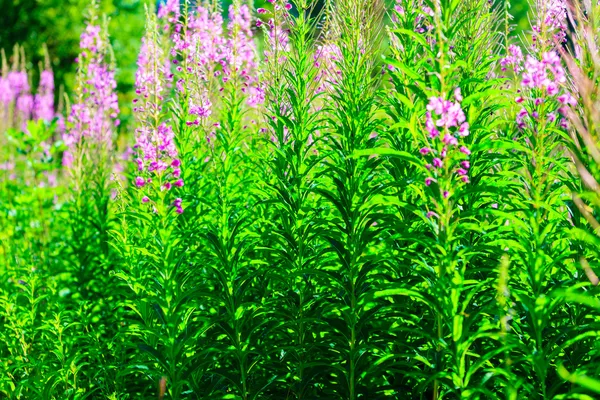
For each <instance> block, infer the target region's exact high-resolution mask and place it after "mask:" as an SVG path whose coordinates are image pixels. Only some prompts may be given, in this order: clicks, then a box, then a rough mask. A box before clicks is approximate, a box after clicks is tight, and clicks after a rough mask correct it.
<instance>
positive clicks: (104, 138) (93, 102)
mask: <svg viewBox="0 0 600 400" xmlns="http://www.w3.org/2000/svg"><path fill="white" fill-rule="evenodd" d="M108 46H109V44H108V40H107V38H106V37H103V36H102V29H101V28H100V26H98V25H94V24H93V23H90V24H89V25H88V26H87V27H86V29H85V31H84V32H83V33H82V34H81V41H80V47H81V53H80V55H79V57H78V59H77V60H76V61H77V63H78V64H79V65H78V85H77V100H76V102H75V103H74V104H73V105H72V106H71V112H70V114H69V117H68V119H67V121H68V123H69V128H68V129H67V132H66V133H65V134H64V137H63V140H64V142H65V144H66V145H67V146H68V150H67V151H66V152H65V154H64V156H63V164H64V165H66V166H70V165H71V164H72V162H73V155H74V153H75V152H76V147H77V146H78V144H79V143H81V142H82V140H83V139H85V141H86V142H89V143H91V144H93V145H98V146H101V147H103V148H105V149H107V150H108V149H110V148H112V144H113V136H114V127H115V126H118V125H119V122H120V121H119V119H118V118H117V117H118V115H119V105H118V98H117V93H116V87H117V83H116V81H115V71H114V68H113V66H111V65H110V64H109V63H108V61H107V59H106V58H107V55H108V54H109V49H108Z"/></svg>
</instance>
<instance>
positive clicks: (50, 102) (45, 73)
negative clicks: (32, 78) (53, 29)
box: [33, 49, 56, 122]
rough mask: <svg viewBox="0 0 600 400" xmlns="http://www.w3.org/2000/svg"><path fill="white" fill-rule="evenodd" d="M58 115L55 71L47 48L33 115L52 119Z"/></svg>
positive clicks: (36, 117)
mask: <svg viewBox="0 0 600 400" xmlns="http://www.w3.org/2000/svg"><path fill="white" fill-rule="evenodd" d="M55 116H56V111H55V109H54V73H53V72H52V67H51V66H50V56H49V55H48V50H47V49H45V61H44V65H43V67H42V68H40V83H39V86H38V89H37V93H36V94H35V97H34V99H33V117H34V119H36V120H40V119H41V120H44V121H48V122H49V121H52V120H53V119H54V117H55Z"/></svg>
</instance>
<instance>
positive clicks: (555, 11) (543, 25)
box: [532, 0, 567, 46]
mask: <svg viewBox="0 0 600 400" xmlns="http://www.w3.org/2000/svg"><path fill="white" fill-rule="evenodd" d="M537 8H538V10H537V12H538V21H537V24H536V25H534V26H533V38H532V39H533V44H534V46H537V45H540V44H550V43H540V42H544V38H548V39H547V41H549V40H550V35H551V36H552V39H553V40H554V41H555V42H556V43H564V42H566V40H567V5H566V3H565V0H538V5H537Z"/></svg>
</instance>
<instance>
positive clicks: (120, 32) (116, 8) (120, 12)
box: [0, 0, 528, 122]
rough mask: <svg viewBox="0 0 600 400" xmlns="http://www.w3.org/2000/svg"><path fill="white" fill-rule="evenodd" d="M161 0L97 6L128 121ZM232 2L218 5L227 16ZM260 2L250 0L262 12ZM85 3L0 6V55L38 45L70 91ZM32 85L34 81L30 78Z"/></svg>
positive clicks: (518, 10) (29, 52) (30, 1)
mask: <svg viewBox="0 0 600 400" xmlns="http://www.w3.org/2000/svg"><path fill="white" fill-rule="evenodd" d="M161 1H164V0H99V6H100V12H101V13H104V14H106V15H107V16H108V17H109V19H110V23H109V30H110V35H111V42H112V45H113V48H114V52H115V56H116V60H117V68H118V69H117V81H118V85H119V88H118V90H119V93H120V96H121V100H122V101H121V104H122V105H123V107H122V111H123V115H122V118H123V120H124V121H125V122H127V120H128V119H129V117H130V107H128V104H130V102H129V100H130V99H129V97H130V93H131V92H132V88H133V84H134V79H135V69H136V60H137V54H138V50H139V46H140V39H141V37H142V35H143V31H144V8H145V5H148V6H149V7H150V8H151V9H154V10H156V8H157V6H158V4H159V3H160V2H161ZM231 1H232V0H223V9H224V10H227V8H228V7H229V4H230V3H231ZM265 2H266V0H254V7H262V6H264V3H265ZM511 2H512V8H511V14H512V15H514V16H515V20H514V23H515V24H516V25H517V27H519V26H521V27H522V26H526V25H527V11H528V1H527V0H511ZM89 4H90V0H0V10H2V12H1V13H0V27H2V28H1V29H0V49H4V50H5V51H6V53H7V55H8V56H9V57H10V54H11V53H12V48H13V47H14V46H15V45H16V44H19V45H22V46H23V47H24V48H25V53H26V58H27V60H28V64H29V67H30V68H28V70H32V69H33V68H34V67H35V66H37V65H38V63H40V62H41V61H42V60H43V59H44V51H43V45H44V43H45V44H46V45H47V46H48V52H49V54H50V58H51V64H52V69H53V70H54V73H55V77H56V86H57V88H58V87H59V86H61V85H63V86H64V88H65V90H66V91H67V93H69V92H70V91H71V89H72V88H73V85H74V78H75V63H74V62H73V60H74V59H75V57H76V56H77V53H78V51H79V36H80V34H81V31H82V30H83V28H84V23H85V10H86V8H87V7H88V5H89ZM33 78H34V79H35V77H33Z"/></svg>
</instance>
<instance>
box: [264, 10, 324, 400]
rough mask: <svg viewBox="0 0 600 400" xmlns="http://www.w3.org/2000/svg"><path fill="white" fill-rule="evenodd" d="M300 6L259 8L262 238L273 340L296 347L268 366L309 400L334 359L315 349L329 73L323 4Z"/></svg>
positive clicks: (320, 300) (292, 390) (320, 301)
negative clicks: (322, 136) (320, 55)
mask: <svg viewBox="0 0 600 400" xmlns="http://www.w3.org/2000/svg"><path fill="white" fill-rule="evenodd" d="M294 4H295V7H297V8H296V9H294V7H293V6H292V4H291V3H290V2H287V1H282V0H276V1H273V2H272V5H271V6H270V8H269V9H258V16H259V18H260V19H259V21H258V22H257V25H258V26H259V27H262V28H263V30H264V34H265V36H266V38H267V41H266V46H265V50H264V74H263V79H264V82H265V95H266V102H265V105H266V107H265V108H266V110H265V117H264V120H265V122H264V124H265V128H263V131H264V132H265V134H266V137H265V141H266V142H267V143H268V149H269V150H270V151H269V152H268V153H267V157H266V159H265V161H267V162H266V168H264V171H263V176H262V180H263V184H262V185H261V186H260V189H261V195H262V197H263V201H262V202H261V203H262V204H264V206H262V207H261V211H262V213H261V215H262V217H261V220H262V221H264V222H263V225H264V228H263V229H262V230H261V232H262V236H261V237H262V242H263V243H264V244H263V247H264V249H265V250H264V253H263V254H264V255H263V256H262V257H264V258H265V259H266V260H268V263H269V264H270V265H272V266H273V267H272V268H271V270H270V273H269V275H270V277H271V278H272V281H273V283H274V284H276V289H275V291H276V293H277V295H276V296H274V298H272V299H270V301H271V302H272V307H271V308H272V309H273V310H274V312H275V313H276V314H278V315H282V316H284V320H283V323H282V325H281V326H280V327H278V328H277V329H276V330H274V331H273V333H272V335H273V337H274V341H275V343H280V344H279V345H278V346H281V347H285V348H287V349H288V356H287V357H286V358H283V359H275V358H273V359H271V360H270V363H268V364H267V365H268V366H270V368H274V369H275V370H276V371H278V373H279V374H280V375H281V376H282V377H283V378H282V379H281V383H279V385H280V386H281V387H282V388H287V390H288V391H289V392H290V393H292V395H293V396H294V397H295V398H298V399H304V398H312V397H314V396H316V395H317V393H318V392H317V389H316V388H317V384H318V383H319V382H323V381H324V380H326V379H327V378H326V375H325V373H324V372H325V371H323V370H321V369H320V368H317V367H315V365H316V363H319V362H322V363H326V362H327V358H326V355H325V354H318V353H316V352H314V351H311V349H313V348H314V346H315V345H317V343H316V341H315V340H314V337H315V336H314V335H318V333H317V332H320V331H321V329H323V328H322V324H321V323H320V322H319V321H318V320H319V318H318V311H317V310H319V309H321V307H322V305H323V299H324V296H325V294H324V293H322V292H321V290H319V289H318V288H319V286H320V285H321V284H322V283H323V281H322V279H321V277H319V275H318V273H316V270H317V269H318V267H319V264H320V262H319V261H320V258H321V257H323V256H324V252H325V251H326V247H325V246H324V243H323V242H322V240H319V234H323V233H324V232H322V231H321V229H322V228H321V227H319V226H316V225H315V224H312V223H311V221H314V220H316V219H317V218H318V216H319V211H318V209H319V207H320V206H321V205H322V204H323V203H322V202H321V201H320V200H319V199H318V198H317V197H316V196H315V193H314V192H313V190H312V188H313V187H314V186H315V183H316V175H317V173H318V172H317V171H318V170H319V167H318V165H319V162H320V160H321V159H322V157H321V155H322V154H323V151H322V150H323V149H322V147H321V145H322V142H320V141H318V140H316V139H317V138H316V134H317V132H318V131H322V130H323V129H324V127H325V126H324V124H323V122H322V119H321V118H322V116H323V115H324V112H323V111H322V110H320V109H319V108H318V107H317V104H319V103H320V101H321V100H320V99H319V97H320V96H321V94H320V91H319V89H318V86H319V85H320V84H321V82H322V81H321V77H319V74H321V73H322V69H320V68H319V66H316V65H315V61H314V60H315V57H317V52H318V49H317V44H318V36H317V31H316V24H317V21H318V20H319V17H318V16H312V15H311V12H312V11H313V9H314V6H315V4H316V2H313V1H298V2H295V3H294ZM292 12H294V13H297V17H295V16H294V15H293V14H292ZM262 257H261V258H262ZM270 304H271V303H270ZM274 392H275V391H274Z"/></svg>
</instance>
